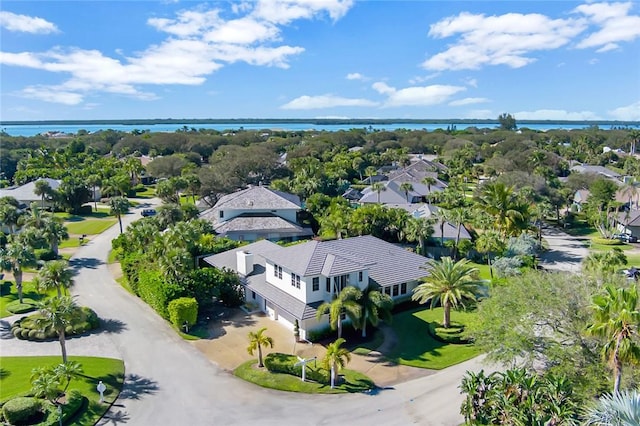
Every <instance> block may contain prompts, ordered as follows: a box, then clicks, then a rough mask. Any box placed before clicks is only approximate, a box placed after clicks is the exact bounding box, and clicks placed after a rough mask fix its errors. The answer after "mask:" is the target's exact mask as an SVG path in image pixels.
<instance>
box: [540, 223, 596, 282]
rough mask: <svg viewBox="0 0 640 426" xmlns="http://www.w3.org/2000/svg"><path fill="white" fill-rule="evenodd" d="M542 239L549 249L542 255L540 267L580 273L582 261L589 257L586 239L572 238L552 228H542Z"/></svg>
mask: <svg viewBox="0 0 640 426" xmlns="http://www.w3.org/2000/svg"><path fill="white" fill-rule="evenodd" d="M542 237H543V238H544V239H545V241H546V242H547V244H548V245H549V249H548V250H547V251H546V252H544V253H542V254H541V255H540V266H542V267H543V268H544V269H549V270H554V271H565V272H580V270H581V268H582V261H583V260H584V259H585V258H586V257H587V256H588V255H589V250H588V249H587V248H586V246H585V244H584V241H586V240H585V239H580V238H577V237H574V236H571V235H569V234H567V233H566V232H563V231H562V230H561V229H559V228H556V227H552V226H545V227H543V228H542Z"/></svg>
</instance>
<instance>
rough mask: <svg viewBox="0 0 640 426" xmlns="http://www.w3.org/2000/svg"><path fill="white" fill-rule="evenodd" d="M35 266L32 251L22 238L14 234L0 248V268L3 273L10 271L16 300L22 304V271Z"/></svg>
mask: <svg viewBox="0 0 640 426" xmlns="http://www.w3.org/2000/svg"><path fill="white" fill-rule="evenodd" d="M35 264H36V256H35V254H34V252H33V249H32V248H31V247H30V246H29V245H28V244H27V243H26V242H25V241H23V239H22V238H20V237H16V236H15V234H12V235H11V236H9V241H8V242H7V245H6V246H5V247H4V248H0V267H1V268H2V270H3V271H11V273H12V274H13V279H14V280H15V282H16V290H17V291H18V300H19V301H20V303H22V270H23V268H24V267H27V266H34V265H35Z"/></svg>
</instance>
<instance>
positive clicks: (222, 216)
mask: <svg viewBox="0 0 640 426" xmlns="http://www.w3.org/2000/svg"><path fill="white" fill-rule="evenodd" d="M222 218H224V211H222V210H220V219H222Z"/></svg>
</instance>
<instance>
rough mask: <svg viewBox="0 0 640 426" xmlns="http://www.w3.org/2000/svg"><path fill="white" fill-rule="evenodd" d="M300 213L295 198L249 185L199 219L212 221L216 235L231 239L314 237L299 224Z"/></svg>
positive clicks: (226, 197) (291, 195) (226, 198)
mask: <svg viewBox="0 0 640 426" xmlns="http://www.w3.org/2000/svg"><path fill="white" fill-rule="evenodd" d="M300 210H301V203H300V198H299V197H298V196H297V195H293V194H288V193H285V192H281V191H276V190H273V189H270V188H267V187H266V186H252V187H249V188H247V189H243V190H241V191H237V192H234V193H232V194H227V195H225V196H223V197H221V198H220V199H219V200H218V202H217V203H216V204H215V205H214V206H213V207H211V208H210V209H208V210H205V211H203V212H202V213H200V217H201V218H203V219H207V220H209V221H211V222H212V224H213V228H214V230H215V232H216V233H217V234H218V235H220V236H225V237H228V238H231V239H233V240H238V241H256V240H259V239H267V240H272V241H279V240H285V241H295V240H298V239H304V238H309V237H312V236H313V231H312V230H311V228H309V227H304V226H302V225H300V224H299V223H298V221H297V214H298V212H299V211H300Z"/></svg>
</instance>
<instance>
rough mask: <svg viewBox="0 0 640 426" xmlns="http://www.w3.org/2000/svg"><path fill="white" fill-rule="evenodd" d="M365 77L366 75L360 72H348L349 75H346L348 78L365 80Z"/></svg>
mask: <svg viewBox="0 0 640 426" xmlns="http://www.w3.org/2000/svg"><path fill="white" fill-rule="evenodd" d="M364 78H365V77H364V76H363V75H362V74H360V73H359V72H351V73H349V74H347V77H346V79H347V80H364Z"/></svg>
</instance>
